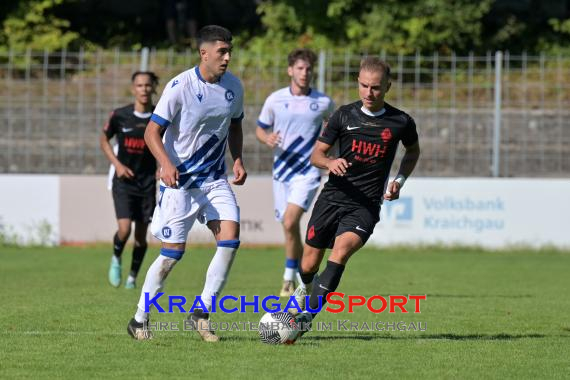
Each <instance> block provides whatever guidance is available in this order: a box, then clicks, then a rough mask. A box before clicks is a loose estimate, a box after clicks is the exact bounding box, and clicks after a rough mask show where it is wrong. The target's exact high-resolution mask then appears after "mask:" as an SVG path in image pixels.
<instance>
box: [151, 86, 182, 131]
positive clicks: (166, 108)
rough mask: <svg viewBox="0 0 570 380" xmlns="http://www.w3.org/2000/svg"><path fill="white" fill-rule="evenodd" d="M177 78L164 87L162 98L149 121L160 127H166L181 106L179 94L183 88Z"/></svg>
mask: <svg viewBox="0 0 570 380" xmlns="http://www.w3.org/2000/svg"><path fill="white" fill-rule="evenodd" d="M180 82H182V80H181V79H180V78H179V77H176V78H174V79H172V80H171V81H170V82H168V83H167V84H166V86H165V87H164V91H163V92H162V96H161V97H160V100H159V101H158V104H157V105H156V107H155V109H154V112H153V113H152V116H151V117H150V119H151V120H152V121H154V122H155V123H156V124H158V125H160V126H161V127H164V128H166V127H168V126H169V125H170V123H171V122H172V120H173V119H174V117H175V116H176V114H177V113H178V112H180V108H181V106H182V101H181V93H182V88H183V87H184V86H183V84H182V83H180Z"/></svg>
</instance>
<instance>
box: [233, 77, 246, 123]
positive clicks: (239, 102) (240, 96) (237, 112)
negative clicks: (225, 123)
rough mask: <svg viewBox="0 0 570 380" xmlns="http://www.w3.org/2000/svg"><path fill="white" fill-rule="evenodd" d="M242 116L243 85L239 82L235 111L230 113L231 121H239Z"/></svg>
mask: <svg viewBox="0 0 570 380" xmlns="http://www.w3.org/2000/svg"><path fill="white" fill-rule="evenodd" d="M243 116H244V113H243V86H242V85H241V83H239V94H238V96H237V97H236V104H235V111H234V113H233V114H232V123H236V122H238V121H241V120H242V119H243Z"/></svg>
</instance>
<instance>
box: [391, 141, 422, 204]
mask: <svg viewBox="0 0 570 380" xmlns="http://www.w3.org/2000/svg"><path fill="white" fill-rule="evenodd" d="M404 148H405V149H406V152H405V153H404V156H403V157H402V161H401V162H400V169H399V170H398V175H397V176H396V180H394V181H391V182H390V183H389V184H388V187H387V188H386V194H384V199H386V200H388V201H393V200H395V199H398V198H399V197H400V189H401V188H402V184H403V180H405V179H406V178H408V177H409V176H410V175H411V174H412V172H413V171H414V168H415V167H416V164H417V163H418V160H419V158H420V144H419V143H415V144H413V145H410V146H407V147H404ZM399 178H401V180H400V179H399Z"/></svg>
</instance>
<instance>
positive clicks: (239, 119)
mask: <svg viewBox="0 0 570 380" xmlns="http://www.w3.org/2000/svg"><path fill="white" fill-rule="evenodd" d="M243 116H244V115H243V112H242V113H241V115H239V116H238V117H234V118H232V120H231V122H232V123H237V122H238V121H242V119H243Z"/></svg>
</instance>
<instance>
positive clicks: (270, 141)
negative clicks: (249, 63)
mask: <svg viewBox="0 0 570 380" xmlns="http://www.w3.org/2000/svg"><path fill="white" fill-rule="evenodd" d="M316 60H317V56H316V54H315V53H314V52H313V51H311V50H309V49H295V50H293V51H292V52H291V53H289V56H288V67H287V73H288V74H289V76H290V77H291V83H290V85H289V86H288V87H285V88H282V89H280V90H277V91H275V92H274V93H272V94H271V95H269V97H268V98H267V99H266V100H265V104H264V105H263V108H262V109H261V114H260V115H259V118H258V121H257V125H258V127H257V129H256V136H257V139H258V140H259V141H260V142H261V143H263V144H266V145H268V146H269V147H270V148H271V149H273V196H274V202H275V218H276V219H277V221H279V222H281V224H282V225H283V231H284V233H285V273H284V274H283V285H282V287H281V292H280V294H279V295H280V296H281V297H288V296H291V295H292V294H293V292H294V291H295V287H296V286H295V279H296V276H297V275H298V266H299V260H300V259H301V255H302V253H303V244H302V242H301V232H300V228H299V222H300V220H301V216H302V215H303V213H304V212H305V211H307V208H308V207H309V206H310V204H311V202H312V201H313V198H314V197H315V194H316V192H317V189H318V187H319V184H320V180H321V176H320V172H319V169H317V168H315V167H314V166H312V165H311V163H310V162H309V159H310V157H311V153H312V152H313V146H314V145H315V142H316V140H317V137H318V136H319V133H320V131H321V126H322V124H323V121H326V119H327V118H328V117H329V115H330V114H332V112H333V111H334V103H333V101H332V100H331V99H330V98H329V97H328V96H326V95H325V94H323V93H321V92H319V91H316V90H315V89H313V88H311V79H312V76H313V67H314V65H315V62H316ZM299 283H301V284H302V282H301V281H299Z"/></svg>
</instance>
